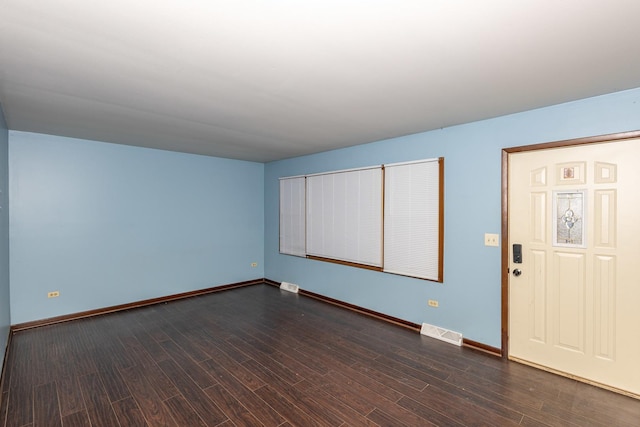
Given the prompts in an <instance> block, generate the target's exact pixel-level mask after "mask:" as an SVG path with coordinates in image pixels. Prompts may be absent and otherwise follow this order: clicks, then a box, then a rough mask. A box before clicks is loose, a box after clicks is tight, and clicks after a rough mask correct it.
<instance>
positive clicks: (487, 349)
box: [462, 337, 502, 357]
mask: <svg viewBox="0 0 640 427" xmlns="http://www.w3.org/2000/svg"><path fill="white" fill-rule="evenodd" d="M462 345H463V346H464V347H469V348H471V349H473V350H478V351H482V352H483V353H488V354H490V355H492V356H497V357H502V350H500V349H499V348H497V347H492V346H490V345H487V344H483V343H481V342H477V341H473V340H470V339H467V338H464V337H463V338H462Z"/></svg>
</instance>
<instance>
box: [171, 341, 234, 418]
mask: <svg viewBox="0 0 640 427" xmlns="http://www.w3.org/2000/svg"><path fill="white" fill-rule="evenodd" d="M163 344H164V343H163ZM159 366H160V369H162V371H163V372H164V373H165V375H166V376H167V377H168V378H169V379H170V380H171V381H172V382H173V383H174V384H175V386H176V388H177V389H178V391H180V394H181V395H182V396H184V397H185V399H187V400H188V401H189V404H190V405H191V406H192V407H193V409H194V410H195V411H196V413H197V414H198V415H199V416H200V418H202V420H203V421H204V422H205V424H206V425H208V426H210V427H213V426H216V425H218V424H220V423H222V422H223V421H225V420H226V419H227V417H226V415H225V414H224V412H222V411H221V410H220V408H219V407H218V406H217V405H216V404H215V403H214V402H213V401H212V400H211V399H209V397H208V396H207V394H206V393H205V392H204V391H203V389H202V388H201V387H200V386H199V385H198V384H197V383H196V382H195V381H194V380H193V379H192V378H190V377H189V376H188V375H187V374H186V371H185V370H184V369H182V366H178V364H177V363H176V362H175V361H173V360H165V361H163V362H160V364H159ZM203 372H204V371H203ZM207 376H209V374H207ZM212 384H213V382H212Z"/></svg>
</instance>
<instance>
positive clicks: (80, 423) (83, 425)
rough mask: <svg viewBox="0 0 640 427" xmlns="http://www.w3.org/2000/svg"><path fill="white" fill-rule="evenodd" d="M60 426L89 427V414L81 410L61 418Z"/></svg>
mask: <svg viewBox="0 0 640 427" xmlns="http://www.w3.org/2000/svg"><path fill="white" fill-rule="evenodd" d="M62 425H63V426H64V427H91V422H90V421H89V414H88V413H87V411H84V410H83V411H79V412H74V413H73V414H69V415H66V416H64V417H62Z"/></svg>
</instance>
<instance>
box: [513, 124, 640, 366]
mask: <svg viewBox="0 0 640 427" xmlns="http://www.w3.org/2000/svg"><path fill="white" fill-rule="evenodd" d="M634 138H640V130H636V131H629V132H619V133H612V134H607V135H598V136H590V137H584V138H575V139H566V140H561V141H554V142H546V143H541V144H533V145H521V146H517V147H509V148H503V149H502V197H501V203H502V225H501V234H502V239H501V246H502V251H501V257H502V260H501V266H502V267H501V268H502V274H501V280H502V292H501V299H502V313H501V356H502V358H504V359H506V358H508V357H509V253H510V252H509V154H512V153H520V152H526V151H538V150H548V149H550V148H562V147H573V146H578V145H587V144H599V143H605V142H616V141H624V140H626V139H634Z"/></svg>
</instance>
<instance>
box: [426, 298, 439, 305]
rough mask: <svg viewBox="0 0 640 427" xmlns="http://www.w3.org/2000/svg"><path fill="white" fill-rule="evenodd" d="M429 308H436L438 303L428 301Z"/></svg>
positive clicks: (431, 300)
mask: <svg viewBox="0 0 640 427" xmlns="http://www.w3.org/2000/svg"><path fill="white" fill-rule="evenodd" d="M428 304H429V307H438V305H439V304H438V301H436V300H434V299H430V300H429V302H428Z"/></svg>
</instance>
